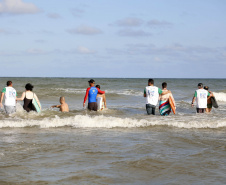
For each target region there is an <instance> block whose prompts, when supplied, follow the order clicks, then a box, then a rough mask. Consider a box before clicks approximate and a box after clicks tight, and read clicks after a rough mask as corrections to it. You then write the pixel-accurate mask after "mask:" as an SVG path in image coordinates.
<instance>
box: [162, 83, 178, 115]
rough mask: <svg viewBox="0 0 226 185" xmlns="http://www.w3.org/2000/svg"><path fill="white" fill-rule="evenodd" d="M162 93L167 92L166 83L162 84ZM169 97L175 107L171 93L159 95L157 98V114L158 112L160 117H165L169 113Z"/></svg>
mask: <svg viewBox="0 0 226 185" xmlns="http://www.w3.org/2000/svg"><path fill="white" fill-rule="evenodd" d="M162 92H168V90H167V83H166V82H163V83H162ZM170 97H171V98H172V100H173V103H174V105H176V104H175V101H174V98H173V95H172V93H167V94H161V95H160V96H159V98H160V102H159V112H160V115H161V116H167V115H169V114H170V112H171V107H170V104H169V98H170Z"/></svg>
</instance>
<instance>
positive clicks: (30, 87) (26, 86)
mask: <svg viewBox="0 0 226 185" xmlns="http://www.w3.org/2000/svg"><path fill="white" fill-rule="evenodd" d="M33 88H34V86H33V85H31V84H30V83H28V84H26V85H25V89H26V90H28V91H29V90H30V91H32V89H33Z"/></svg>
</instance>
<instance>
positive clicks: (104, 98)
mask: <svg viewBox="0 0 226 185" xmlns="http://www.w3.org/2000/svg"><path fill="white" fill-rule="evenodd" d="M96 88H98V89H100V85H96ZM97 97H101V98H103V103H104V107H105V108H107V103H106V96H105V94H100V93H98V94H97Z"/></svg>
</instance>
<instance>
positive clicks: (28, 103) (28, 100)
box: [16, 83, 41, 112]
mask: <svg viewBox="0 0 226 185" xmlns="http://www.w3.org/2000/svg"><path fill="white" fill-rule="evenodd" d="M33 88H34V86H33V85H31V84H30V83H28V84H26V85H25V92H23V93H22V96H21V97H20V98H17V99H16V100H20V101H24V105H23V108H24V110H26V111H27V112H30V111H31V110H33V111H35V108H34V106H33V104H32V100H33V98H35V99H36V101H37V103H38V105H39V107H40V109H41V104H40V102H39V99H38V97H37V96H36V94H35V93H34V92H32V90H33Z"/></svg>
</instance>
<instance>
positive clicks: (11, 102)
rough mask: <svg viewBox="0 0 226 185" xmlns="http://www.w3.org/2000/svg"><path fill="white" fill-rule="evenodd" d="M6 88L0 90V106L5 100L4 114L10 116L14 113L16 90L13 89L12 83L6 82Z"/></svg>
mask: <svg viewBox="0 0 226 185" xmlns="http://www.w3.org/2000/svg"><path fill="white" fill-rule="evenodd" d="M6 85H7V87H5V88H4V89H3V90H2V95H1V99H0V106H1V108H2V107H3V105H2V101H3V99H4V98H5V106H4V107H5V111H6V114H12V113H14V112H16V97H17V93H16V90H15V89H14V88H13V83H12V81H7V83H6Z"/></svg>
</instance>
